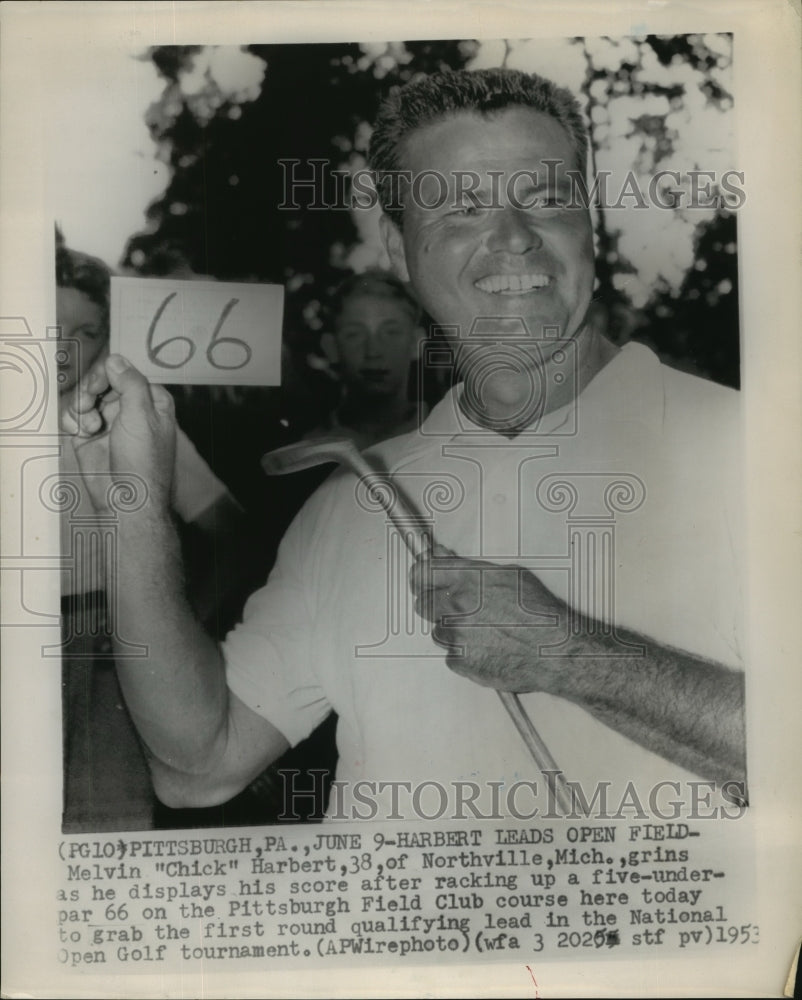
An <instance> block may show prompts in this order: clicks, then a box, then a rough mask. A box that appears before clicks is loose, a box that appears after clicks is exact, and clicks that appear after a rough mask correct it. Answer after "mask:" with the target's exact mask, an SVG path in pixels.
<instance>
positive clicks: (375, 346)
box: [365, 330, 384, 358]
mask: <svg viewBox="0 0 802 1000" xmlns="http://www.w3.org/2000/svg"><path fill="white" fill-rule="evenodd" d="M383 348H384V337H383V336H382V334H381V332H380V331H379V330H369V331H368V333H367V335H366V336H365V356H366V357H368V358H378V357H381V353H382V350H383Z"/></svg>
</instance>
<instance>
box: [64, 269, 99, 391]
mask: <svg viewBox="0 0 802 1000" xmlns="http://www.w3.org/2000/svg"><path fill="white" fill-rule="evenodd" d="M56 322H57V323H58V325H59V327H60V328H61V337H62V339H63V340H65V341H72V343H65V344H64V348H63V350H64V351H65V353H66V360H65V361H63V362H59V365H58V377H59V387H58V388H59V393H64V392H68V391H69V390H70V389H72V388H73V387H74V386H75V385H76V384H77V383H78V382H79V381H80V380H81V378H82V377H83V376H84V375H85V374H86V372H87V371H88V370H89V368H90V367H91V366H92V363H93V362H94V361H95V359H96V358H97V357H98V355H99V354H100V352H101V351H102V350H103V348H104V347H105V346H106V343H107V340H108V331H107V329H106V323H105V318H104V315H103V310H102V309H101V308H100V306H99V305H97V303H95V302H93V301H92V300H91V299H90V298H89V296H87V295H85V294H84V293H83V292H79V291H78V289H77V288H57V289H56ZM62 376H63V378H62Z"/></svg>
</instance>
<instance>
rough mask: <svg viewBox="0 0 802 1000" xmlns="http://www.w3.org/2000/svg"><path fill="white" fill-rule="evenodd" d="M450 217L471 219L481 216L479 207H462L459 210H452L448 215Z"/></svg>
mask: <svg viewBox="0 0 802 1000" xmlns="http://www.w3.org/2000/svg"><path fill="white" fill-rule="evenodd" d="M448 214H449V215H452V216H456V217H457V218H464V219H466V218H467V219H469V218H471V217H473V216H475V215H478V214H479V206H478V205H461V206H460V207H459V208H455V209H452V211H450V212H449V213H448Z"/></svg>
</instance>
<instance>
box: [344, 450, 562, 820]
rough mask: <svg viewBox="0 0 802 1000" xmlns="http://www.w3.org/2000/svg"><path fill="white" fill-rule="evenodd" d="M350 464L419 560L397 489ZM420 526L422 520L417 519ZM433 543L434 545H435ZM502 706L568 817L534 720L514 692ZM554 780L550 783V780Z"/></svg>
mask: <svg viewBox="0 0 802 1000" xmlns="http://www.w3.org/2000/svg"><path fill="white" fill-rule="evenodd" d="M350 464H351V467H352V469H353V471H354V472H356V474H357V475H358V476H359V477H360V478H361V479H362V481H363V482H364V483H365V484H366V486H367V487H368V488H369V489H370V488H371V487H372V486H373V485H375V486H376V487H377V489H375V491H374V496H375V497H376V499H377V500H378V502H379V503H380V504H381V505H382V507H383V508H384V509H385V511H386V512H387V515H388V517H389V518H390V520H391V521H392V522H393V524H394V525H395V527H396V528H397V530H398V532H399V534H400V535H401V537H402V539H403V540H404V542H405V543H406V545H407V548H408V549H409V551H410V552H411V553H412V555H413V556H414V557H415V558H416V559H417V557H418V556H419V555H420V554H421V553H422V552H423V550H424V548H425V545H424V542H423V539H422V536H421V534H420V531H416V530H414V527H413V525H414V524H415V521H416V518H415V516H414V514H413V512H412V511H411V510H410V509H409V507H410V505H409V503H408V502H407V501H404V500H403V499H402V497H401V496H400V495H399V494H398V491H397V490H395V496H394V497H393V496H388V495H387V491H386V487H387V479H386V478H385V477H384V476H381V475H380V474H379V473H377V472H374V470H373V469H371V467H370V465H368V463H367V462H366V461H365V459H364V458H363V457H362V456H361V455H359V454H358V453H357V454H356V455H355V456H350ZM396 507H400V508H401V509H402V511H403V513H404V517H403V518H402V517H400V516H399V513H398V511H397V510H396ZM417 521H418V523H419V524H420V523H421V521H420V519H417ZM432 544H433V543H432ZM496 693H497V694H498V696H499V698H500V699H501V703H502V705H503V706H504V707H505V708H506V710H507V712H508V714H509V716H510V718H511V719H512V721H513V723H514V724H515V728H516V729H517V730H518V732H519V733H520V735H521V738H522V739H523V741H524V743H525V744H526V747H527V749H528V750H529V753H530V754H531V756H532V759H533V760H534V762H535V764H537V766H538V768H539V769H540V771H542V772H543V774H544V776H545V778H546V781H547V782H548V783H549V787H551V788H552V789H553V793H554V797H555V799H556V800H557V804H558V805H559V807H560V808H561V809H562V810H564V811H565V813H566V814H567V813H568V812H570V810H571V796H570V794H569V791H568V788H567V786H566V784H565V778H564V776H563V773H562V771H561V770H560V769H559V767H558V766H557V764H556V762H555V760H554V758H553V757H552V756H551V754H550V753H549V750H548V747H547V746H546V744H545V743H544V742H543V739H542V738H541V736H540V734H539V733H538V731H537V729H535V726H534V724H533V723H532V720H531V719H530V718H529V716H528V715H527V712H526V709H525V708H524V707H523V705H522V704H521V699H520V698H519V697H518V695H517V694H515V693H514V692H512V691H497V692H496ZM550 778H551V781H549V779H550Z"/></svg>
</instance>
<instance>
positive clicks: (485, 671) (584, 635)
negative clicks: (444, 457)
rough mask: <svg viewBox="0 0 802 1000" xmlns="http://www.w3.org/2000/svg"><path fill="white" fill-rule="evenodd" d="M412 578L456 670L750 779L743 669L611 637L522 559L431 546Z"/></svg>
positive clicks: (714, 774) (702, 768)
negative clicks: (558, 702) (555, 702)
mask: <svg viewBox="0 0 802 1000" xmlns="http://www.w3.org/2000/svg"><path fill="white" fill-rule="evenodd" d="M410 586H411V588H412V592H413V594H414V595H415V598H416V610H417V612H418V614H419V615H421V616H422V617H423V618H426V619H427V620H428V621H430V622H432V623H433V624H434V626H435V627H434V630H433V632H432V636H433V638H434V640H435V642H437V643H439V644H440V645H442V646H445V647H446V649H447V650H448V654H447V656H446V663H447V664H448V666H449V667H450V668H451V669H452V670H453V671H455V672H456V673H458V674H461V675H462V676H464V677H467V678H469V679H470V680H472V681H475V682H476V683H477V684H483V685H485V686H488V687H494V688H497V689H500V690H505V691H515V692H518V693H523V692H527V691H543V692H545V693H547V694H553V695H557V696H558V697H562V698H566V699H567V700H568V701H571V702H574V703H575V704H577V705H579V706H580V707H581V708H584V709H585V710H586V711H588V712H590V714H591V715H593V716H595V717H596V718H597V719H598V720H599V721H601V722H603V723H604V724H605V725H606V726H609V727H610V728H611V729H614V730H615V731H616V732H619V733H621V734H622V735H624V736H627V737H628V738H629V739H631V740H633V741H634V742H636V743H639V744H640V745H641V746H644V747H646V748H647V749H648V750H650V751H652V752H653V753H657V754H659V755H660V756H662V757H665V758H666V759H668V760H671V761H674V762H676V763H678V764H679V765H681V766H682V767H684V768H687V769H688V770H689V771H693V772H694V773H696V774H699V775H702V776H703V777H706V778H713V779H715V780H718V781H727V782H730V781H737V782H740V783H741V784H742V785H743V786H744V787H745V785H744V782H745V774H746V771H745V763H744V755H745V754H744V751H745V738H744V720H743V674H742V673H741V672H740V671H737V670H732V669H730V668H728V667H725V666H723V665H722V664H720V663H712V662H710V661H708V660H703V659H701V658H700V657H697V656H693V655H692V654H690V653H686V652H684V651H682V650H678V649H672V648H670V647H668V646H664V645H661V644H660V643H658V642H655V641H654V640H653V639H649V638H648V637H646V636H643V635H640V634H638V633H635V632H631V631H629V630H627V629H625V628H618V629H616V635H615V637H613V636H612V635H611V634H610V633H609V631H606V630H601V629H599V627H598V624H599V623H596V622H593V621H592V620H591V619H587V618H579V619H576V618H574V616H573V615H574V613H573V612H571V610H570V609H569V608H568V606H567V605H566V604H565V603H564V602H563V601H561V600H560V599H559V598H557V597H555V596H554V595H553V594H552V593H551V592H550V591H549V590H548V589H547V588H546V587H544V586H543V584H542V583H540V581H539V580H538V579H537V578H536V577H535V576H533V574H532V573H530V572H529V571H528V570H525V569H523V568H522V567H521V566H498V565H496V564H494V563H489V562H483V561H481V560H478V559H461V558H459V557H458V556H456V555H454V553H452V552H450V551H449V550H448V549H444V548H442V547H441V546H435V548H434V549H433V551H432V553H431V554H426V555H425V556H421V557H420V558H419V559H418V560H417V561H416V563H415V565H414V566H413V567H412V570H411V573H410ZM577 625H580V626H581V627H577ZM605 632H606V634H605ZM622 645H623V646H624V648H626V647H627V646H628V647H629V651H630V652H629V653H628V654H627V655H622V652H621V649H622ZM557 646H559V652H558V651H557V649H556V648H555V647H557Z"/></svg>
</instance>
